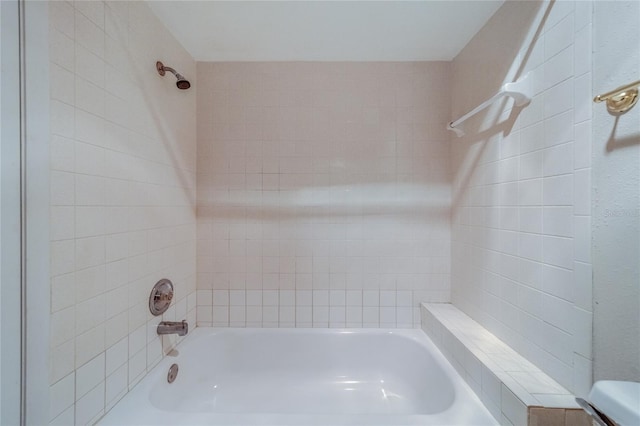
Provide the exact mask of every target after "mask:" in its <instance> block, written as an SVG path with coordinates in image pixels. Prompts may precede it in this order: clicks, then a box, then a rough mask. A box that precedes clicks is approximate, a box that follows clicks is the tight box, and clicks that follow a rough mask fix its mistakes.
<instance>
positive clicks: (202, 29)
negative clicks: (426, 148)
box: [149, 0, 504, 61]
mask: <svg viewBox="0 0 640 426" xmlns="http://www.w3.org/2000/svg"><path fill="white" fill-rule="evenodd" d="M503 2H504V0H499V1H482V0H480V1H478V0H476V1H457V0H456V1H452V0H449V1H238V0H236V1H179V0H174V1H149V6H150V7H151V9H152V10H153V11H154V12H155V14H156V15H157V16H158V17H159V18H160V20H161V21H162V22H163V23H164V24H165V25H166V27H167V28H168V29H169V31H171V33H172V34H173V35H174V36H175V37H176V39H178V41H179V42H180V43H181V44H182V45H183V46H184V47H185V48H186V49H187V51H189V53H190V54H191V55H192V56H193V57H194V59H196V60H197V61H440V60H444V61H449V60H452V59H453V58H454V57H455V56H456V55H457V54H458V52H460V50H461V49H462V48H463V47H464V46H465V45H466V44H467V43H468V42H469V40H470V39H471V38H472V37H473V35H474V34H475V33H476V32H478V30H480V28H482V26H483V25H484V24H485V23H486V22H487V20H488V19H489V18H490V17H491V16H492V15H493V13H494V12H495V11H496V10H497V9H498V8H499V7H500V6H501V5H502V3H503Z"/></svg>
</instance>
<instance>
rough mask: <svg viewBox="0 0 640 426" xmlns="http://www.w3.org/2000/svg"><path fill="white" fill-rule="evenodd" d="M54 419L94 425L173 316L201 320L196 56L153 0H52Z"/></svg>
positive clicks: (139, 372)
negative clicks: (167, 70) (157, 305)
mask: <svg viewBox="0 0 640 426" xmlns="http://www.w3.org/2000/svg"><path fill="white" fill-rule="evenodd" d="M49 40H50V62H51V63H50V80H51V105H50V107H51V110H50V112H51V141H50V142H51V159H50V167H51V176H50V178H51V187H50V204H51V262H50V263H51V339H50V346H51V357H50V372H49V382H50V384H51V388H50V394H51V403H50V413H49V415H50V419H51V422H52V424H65V425H69V424H89V423H93V422H95V421H96V420H97V419H98V418H99V417H100V416H101V415H102V414H103V413H104V412H105V411H106V410H108V409H109V408H110V407H111V406H113V405H114V404H115V402H117V401H118V400H119V399H120V398H121V397H122V396H123V395H124V394H125V393H126V392H127V390H128V389H130V388H131V387H132V386H134V385H135V384H136V383H137V382H138V381H139V380H140V379H141V378H142V377H144V375H145V374H146V372H147V371H148V370H149V369H151V368H152V367H153V366H154V365H156V364H157V363H158V362H159V361H160V360H161V358H162V357H163V353H164V351H165V350H166V349H167V347H169V346H170V345H171V344H172V343H175V340H173V339H174V338H173V337H171V338H166V337H165V338H163V340H161V339H160V338H159V337H158V336H157V335H156V332H155V327H156V325H157V323H158V322H159V321H160V320H161V318H154V317H152V316H151V314H150V313H149V309H148V297H149V292H150V290H151V287H152V286H153V285H154V284H155V282H156V281H157V280H158V279H160V278H163V277H166V278H169V279H171V280H172V281H173V283H174V286H175V291H176V294H175V298H174V304H173V307H172V308H171V309H170V310H169V311H168V312H167V313H166V314H165V315H164V316H163V319H165V320H182V319H185V318H186V319H187V320H188V321H190V322H191V323H192V324H195V307H196V298H195V286H196V282H195V229H196V222H195V190H196V188H195V166H196V159H195V156H196V140H195V119H196V115H195V106H196V104H195V100H196V94H195V91H194V90H190V91H180V90H178V89H177V88H176V87H175V80H174V79H173V77H172V76H170V75H168V76H166V77H164V78H162V77H160V76H159V75H158V74H157V73H156V70H155V62H156V61H157V60H162V61H164V62H165V63H166V64H169V65H171V66H173V67H175V68H176V69H178V70H180V71H181V72H182V73H183V74H184V75H185V76H187V77H188V78H190V79H191V80H192V82H193V83H194V84H195V77H196V67H195V62H194V61H193V60H192V59H191V57H190V56H189V55H188V54H187V53H186V51H185V50H184V49H182V47H181V46H180V45H179V44H178V43H177V42H176V41H175V40H174V39H173V38H172V37H171V36H170V35H169V33H168V32H167V31H166V30H165V29H164V27H163V26H162V25H161V24H160V23H159V21H157V19H156V18H155V17H154V15H153V14H152V13H151V12H150V10H149V9H148V6H147V5H146V4H145V3H144V2H138V1H134V2H119V1H116V2H107V3H104V2H92V1H91V2H89V1H88V2H75V3H68V2H51V3H50V33H49Z"/></svg>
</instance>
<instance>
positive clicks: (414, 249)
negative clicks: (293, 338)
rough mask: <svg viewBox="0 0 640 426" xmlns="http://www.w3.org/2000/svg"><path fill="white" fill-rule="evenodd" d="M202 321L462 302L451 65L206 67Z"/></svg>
mask: <svg viewBox="0 0 640 426" xmlns="http://www.w3.org/2000/svg"><path fill="white" fill-rule="evenodd" d="M197 80H198V85H197V86H196V87H195V90H196V91H197V97H198V100H197V111H198V124H197V126H198V132H197V133H198V136H197V138H198V164H197V171H198V179H197V181H198V188H197V194H198V201H197V204H198V213H197V216H198V241H197V253H198V262H197V264H198V266H197V269H198V296H197V303H198V310H197V312H198V314H197V315H198V325H214V326H232V327H234V326H235V327H245V326H246V327H345V326H346V327H414V326H418V325H419V323H420V319H419V308H418V306H419V305H418V304H419V302H421V301H425V300H429V301H434V302H438V301H442V302H444V301H448V300H449V285H450V284H449V281H450V275H449V270H450V265H449V264H450V226H449V206H450V181H451V173H450V169H449V135H448V133H447V131H446V129H445V126H446V123H447V120H449V118H450V117H449V116H450V107H449V106H450V96H449V80H450V64H449V63H447V62H422V63H421V62H417V63H357V62H356V63H348V62H347V63H318V62H314V63H292V62H285V63H198V78H197Z"/></svg>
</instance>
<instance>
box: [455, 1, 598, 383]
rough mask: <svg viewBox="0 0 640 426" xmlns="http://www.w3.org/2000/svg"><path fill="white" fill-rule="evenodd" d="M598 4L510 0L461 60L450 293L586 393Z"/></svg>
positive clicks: (524, 351)
mask: <svg viewBox="0 0 640 426" xmlns="http://www.w3.org/2000/svg"><path fill="white" fill-rule="evenodd" d="M591 7H592V4H591V3H590V2H568V1H556V2H506V3H505V4H504V5H503V6H502V7H501V8H500V9H499V10H498V12H497V13H496V14H495V15H494V16H493V17H492V18H491V19H490V20H489V22H488V23H487V25H486V26H485V27H484V28H483V29H482V30H481V31H480V32H479V33H478V34H476V36H475V37H474V38H473V39H472V40H471V41H470V42H469V44H468V45H467V46H466V47H465V48H464V49H463V50H462V52H461V53H460V54H459V55H458V56H457V57H456V58H455V60H454V61H453V67H452V70H453V79H452V116H453V117H454V118H457V117H459V116H460V115H462V114H463V113H465V112H466V111H468V110H470V109H471V108H473V107H475V106H476V105H478V104H479V103H480V102H482V101H483V100H485V99H487V98H488V97H489V96H491V95H493V93H495V92H496V91H497V90H498V89H499V87H500V86H501V85H502V84H503V83H506V82H509V81H513V80H515V79H517V78H519V77H522V76H523V75H524V74H525V73H527V72H531V77H532V79H533V84H534V91H535V96H534V98H533V99H532V101H531V103H530V104H529V105H528V106H526V107H524V108H523V109H522V110H520V111H519V110H517V109H515V110H513V109H511V107H512V101H509V102H497V103H496V104H495V105H494V106H493V107H491V108H490V109H488V110H487V111H485V112H483V113H481V114H478V115H477V116H476V117H475V118H473V119H471V120H469V121H468V122H467V123H465V126H464V128H465V130H466V131H467V135H466V136H465V137H463V138H458V137H456V136H454V135H452V137H451V150H452V159H453V164H454V167H453V169H454V173H455V175H454V184H453V205H452V230H453V241H452V300H453V303H454V304H455V305H456V306H457V307H459V308H460V309H462V310H463V311H464V312H466V313H467V314H468V315H470V316H471V317H472V318H474V319H476V320H477V321H478V322H480V323H481V324H482V325H484V326H485V327H486V328H488V329H489V330H490V331H491V332H493V333H494V334H496V335H497V336H498V337H499V338H501V339H502V340H503V341H505V342H506V343H507V344H509V345H510V346H511V347H513V348H514V349H515V350H517V351H518V352H520V353H521V354H522V355H524V356H525V357H526V358H528V359H529V360H531V361H532V362H534V363H535V364H537V365H538V366H539V367H540V368H542V369H543V370H544V371H545V372H547V373H548V374H549V375H550V376H552V377H553V378H554V379H556V380H557V381H558V382H560V383H561V384H563V385H564V386H565V387H566V388H568V389H570V390H572V391H573V392H574V393H577V394H580V395H582V394H585V393H586V392H587V391H588V389H589V387H590V385H591V359H592V353H591V323H592V320H591V310H592V307H591V265H590V262H591V253H590V249H591V238H590V235H591V221H590V215H591V203H590V174H591V170H590V167H591V158H590V155H589V148H590V146H591V61H590V58H591V41H590V40H591V10H592V9H591Z"/></svg>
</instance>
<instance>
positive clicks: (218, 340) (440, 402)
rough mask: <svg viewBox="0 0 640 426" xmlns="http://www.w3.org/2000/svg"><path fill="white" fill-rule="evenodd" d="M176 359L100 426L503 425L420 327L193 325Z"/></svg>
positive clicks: (159, 369) (136, 389)
mask: <svg viewBox="0 0 640 426" xmlns="http://www.w3.org/2000/svg"><path fill="white" fill-rule="evenodd" d="M174 352H176V353H174V354H172V355H169V356H167V357H165V358H164V359H163V360H162V361H161V362H160V363H159V364H158V366H157V367H155V368H154V369H153V370H152V371H151V372H150V373H149V374H148V375H147V376H146V377H145V378H144V379H143V380H142V381H141V382H140V383H139V384H138V385H137V386H135V387H134V388H133V389H132V390H131V392H129V393H128V394H127V395H125V397H124V398H123V399H122V400H121V401H120V402H118V403H117V404H116V406H115V407H114V408H113V409H112V410H111V411H110V412H109V413H107V415H106V416H105V417H103V418H102V420H101V421H100V422H99V423H98V424H101V425H118V426H122V425H205V424H206V425H496V424H497V422H496V420H495V419H494V418H493V417H492V416H491V415H490V414H489V412H488V411H487V409H486V408H485V407H484V406H483V405H482V403H481V402H480V400H479V399H478V398H477V396H476V395H475V394H474V393H473V391H472V390H471V389H470V388H469V387H468V386H467V384H466V383H465V382H464V380H463V379H462V378H461V377H460V376H459V375H458V374H457V372H456V371H455V370H454V368H453V367H452V366H451V365H450V364H448V363H447V361H446V360H445V359H444V357H443V356H442V354H440V352H439V351H438V350H437V349H436V347H435V346H434V345H433V343H432V342H431V341H430V340H429V338H428V337H427V336H426V335H425V334H424V333H423V332H422V331H421V330H383V329H370V330H360V329H358V330H355V329H351V330H334V329H215V328H196V329H195V330H194V331H192V332H191V333H190V335H189V337H188V338H187V339H185V341H184V342H183V343H182V344H181V345H180V346H179V347H178V348H177V350H176V351H174ZM174 363H175V364H178V366H179V372H178V375H177V377H176V379H175V381H174V382H173V383H168V381H167V373H168V371H169V368H170V366H171V365H172V364H174Z"/></svg>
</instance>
